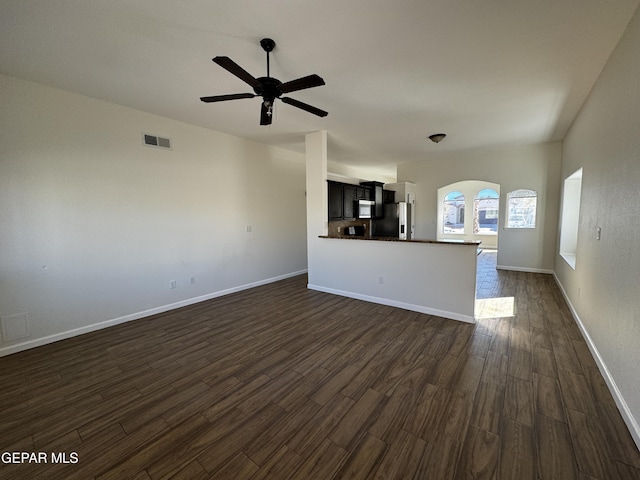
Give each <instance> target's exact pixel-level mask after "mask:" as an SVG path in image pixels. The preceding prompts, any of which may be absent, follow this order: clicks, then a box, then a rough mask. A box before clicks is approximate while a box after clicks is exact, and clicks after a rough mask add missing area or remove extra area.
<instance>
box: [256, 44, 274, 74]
mask: <svg viewBox="0 0 640 480" xmlns="http://www.w3.org/2000/svg"><path fill="white" fill-rule="evenodd" d="M260 46H261V47H262V49H263V50H264V51H265V52H267V78H268V77H270V76H271V75H270V73H269V52H271V51H273V49H274V48H276V42H274V41H273V40H271V39H270V38H263V39H262V40H260Z"/></svg>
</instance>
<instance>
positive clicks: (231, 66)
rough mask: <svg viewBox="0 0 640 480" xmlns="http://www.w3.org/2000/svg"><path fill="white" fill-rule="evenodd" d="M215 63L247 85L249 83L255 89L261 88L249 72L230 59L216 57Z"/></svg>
mask: <svg viewBox="0 0 640 480" xmlns="http://www.w3.org/2000/svg"><path fill="white" fill-rule="evenodd" d="M213 61H214V62H215V63H217V64H218V65H220V66H221V67H222V68H224V69H225V70H226V71H228V72H229V73H232V74H233V75H235V76H236V77H238V78H239V79H240V80H242V81H243V82H245V83H248V84H249V85H251V86H252V87H253V88H259V87H260V82H259V81H258V80H257V79H256V78H254V77H253V75H251V74H250V73H249V72H247V71H246V70H245V69H244V68H242V67H241V66H240V65H238V64H237V63H236V62H234V61H233V60H231V59H230V58H229V57H215V58H213Z"/></svg>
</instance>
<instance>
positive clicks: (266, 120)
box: [260, 102, 273, 125]
mask: <svg viewBox="0 0 640 480" xmlns="http://www.w3.org/2000/svg"><path fill="white" fill-rule="evenodd" d="M272 120H273V111H269V108H268V107H267V106H266V105H265V104H264V102H262V103H261V104H260V125H271V121H272Z"/></svg>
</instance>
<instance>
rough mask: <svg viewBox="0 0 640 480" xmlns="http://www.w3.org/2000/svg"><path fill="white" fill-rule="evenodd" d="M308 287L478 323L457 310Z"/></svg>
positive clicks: (308, 285) (309, 285)
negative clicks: (452, 310) (439, 308)
mask: <svg viewBox="0 0 640 480" xmlns="http://www.w3.org/2000/svg"><path fill="white" fill-rule="evenodd" d="M307 288H308V289H310V290H317V291H318V292H324V293H331V294H333V295H340V296H341V297H348V298H354V299H356V300H364V301H365V302H371V303H377V304H380V305H387V306H389V307H396V308H402V309H404V310H411V311H413V312H419V313H426V314H428V315H434V316H436V317H444V318H449V319H451V320H458V321H460V322H466V323H476V320H475V318H474V317H473V316H469V315H462V314H460V313H455V312H447V311H445V310H438V309H437V308H430V307H425V306H422V305H413V304H411V303H404V302H398V301H396V300H390V299H388V298H381V297H373V296H370V295H363V294H361V293H355V292H347V291H345V290H336V289H334V288H328V287H321V286H319V285H312V284H307Z"/></svg>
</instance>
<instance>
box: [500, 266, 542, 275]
mask: <svg viewBox="0 0 640 480" xmlns="http://www.w3.org/2000/svg"><path fill="white" fill-rule="evenodd" d="M496 269H498V270H510V271H512V272H527V273H546V274H548V275H553V270H548V269H545V268H528V267H511V266H509V265H496Z"/></svg>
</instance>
